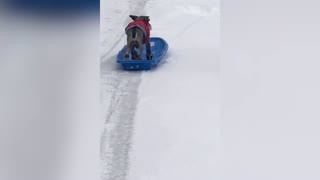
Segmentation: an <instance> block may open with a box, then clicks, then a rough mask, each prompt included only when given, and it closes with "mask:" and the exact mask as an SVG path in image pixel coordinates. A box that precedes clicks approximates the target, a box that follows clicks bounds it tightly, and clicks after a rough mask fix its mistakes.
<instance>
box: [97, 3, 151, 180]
mask: <svg viewBox="0 0 320 180" xmlns="http://www.w3.org/2000/svg"><path fill="white" fill-rule="evenodd" d="M145 3H146V1H144V0H140V1H139V0H138V1H135V3H131V1H116V0H108V1H101V48H102V49H101V55H100V56H101V105H102V106H101V108H102V109H101V113H102V114H101V116H102V119H103V122H102V123H103V124H104V125H103V127H104V129H103V130H102V134H101V143H100V144H101V148H100V158H101V165H102V174H101V179H105V180H111V179H112V180H125V179H127V178H126V177H127V172H128V168H129V166H128V161H129V158H128V156H129V154H128V153H129V149H130V144H131V136H132V130H133V122H134V115H135V111H136V105H137V94H138V87H139V85H140V82H141V73H139V72H124V71H122V70H121V69H120V67H119V66H118V65H117V64H116V63H115V58H116V54H117V52H118V51H119V50H120V49H121V48H122V47H123V45H124V43H125V33H124V27H125V25H126V24H127V23H128V22H129V17H128V16H129V13H130V14H137V13H138V12H139V13H141V12H143V11H144V10H143V8H144V6H145Z"/></svg>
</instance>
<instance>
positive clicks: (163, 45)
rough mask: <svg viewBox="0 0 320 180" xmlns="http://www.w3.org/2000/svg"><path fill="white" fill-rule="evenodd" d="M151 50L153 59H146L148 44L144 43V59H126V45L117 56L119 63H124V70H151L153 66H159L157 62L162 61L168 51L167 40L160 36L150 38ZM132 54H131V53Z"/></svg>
mask: <svg viewBox="0 0 320 180" xmlns="http://www.w3.org/2000/svg"><path fill="white" fill-rule="evenodd" d="M150 45H151V51H152V54H153V58H152V59H151V60H147V59H146V46H145V45H144V48H143V53H142V60H131V59H129V60H125V59H124V55H125V50H126V45H125V46H124V47H123V48H122V49H121V51H120V52H119V53H118V56H117V63H119V64H121V65H122V68H123V69H124V70H150V69H152V68H153V67H155V66H157V64H158V63H159V62H160V61H161V59H162V58H163V57H164V55H165V54H166V53H167V51H168V48H169V46H168V44H167V42H166V41H165V40H164V39H162V38H159V37H151V38H150ZM130 56H131V55H130Z"/></svg>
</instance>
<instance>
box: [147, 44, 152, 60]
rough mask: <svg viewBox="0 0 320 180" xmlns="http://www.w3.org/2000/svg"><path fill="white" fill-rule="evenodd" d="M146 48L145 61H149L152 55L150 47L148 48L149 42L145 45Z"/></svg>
mask: <svg viewBox="0 0 320 180" xmlns="http://www.w3.org/2000/svg"><path fill="white" fill-rule="evenodd" d="M146 48H147V59H148V60H151V59H152V58H153V55H152V53H151V46H150V42H147V43H146Z"/></svg>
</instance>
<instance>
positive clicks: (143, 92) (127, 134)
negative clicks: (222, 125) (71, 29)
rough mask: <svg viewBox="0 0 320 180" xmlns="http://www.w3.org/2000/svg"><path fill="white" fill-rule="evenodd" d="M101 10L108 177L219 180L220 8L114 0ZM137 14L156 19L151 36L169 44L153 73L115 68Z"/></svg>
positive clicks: (204, 1)
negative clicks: (131, 19) (128, 27)
mask: <svg viewBox="0 0 320 180" xmlns="http://www.w3.org/2000/svg"><path fill="white" fill-rule="evenodd" d="M101 8H102V17H101V33H102V39H101V43H102V49H101V50H102V51H101V52H102V54H101V57H102V65H101V85H102V91H101V95H102V96H101V97H102V98H101V101H102V102H101V103H102V111H101V112H102V116H103V119H104V122H103V123H104V124H105V125H104V130H103V132H102V140H101V159H102V168H103V170H102V172H103V173H102V178H103V179H130V180H135V179H168V180H170V179H208V180H209V179H213V178H215V177H216V176H217V174H216V172H215V171H214V170H215V169H216V168H215V166H216V162H217V153H218V152H217V146H216V145H217V143H218V141H217V139H218V123H219V122H218V117H219V91H218V84H219V81H218V65H219V52H218V45H219V1H211V0H200V1H182V0H175V1H169V0H162V1H134V2H133V1H132V2H131V1H122V2H120V1H112V0H109V1H104V2H102V4H101ZM104 8H105V9H104ZM107 9H108V11H107ZM129 14H138V15H140V14H141V15H144V14H146V15H149V16H150V17H151V24H152V26H153V30H152V32H151V36H160V37H163V38H164V39H166V40H167V42H168V43H169V46H170V48H169V52H168V54H167V56H166V58H165V59H164V63H162V64H161V65H160V66H158V67H157V68H156V69H154V70H152V71H148V72H138V73H132V72H130V73H129V72H123V71H122V70H121V69H120V68H119V67H118V66H117V65H116V64H115V62H114V56H115V54H116V53H117V51H118V50H119V49H120V48H121V47H122V46H123V44H124V43H125V37H124V30H123V29H124V27H125V25H126V23H127V22H128V20H129V19H128V17H127V16H128V15H129ZM110 99H111V101H110ZM195 169H196V170H195Z"/></svg>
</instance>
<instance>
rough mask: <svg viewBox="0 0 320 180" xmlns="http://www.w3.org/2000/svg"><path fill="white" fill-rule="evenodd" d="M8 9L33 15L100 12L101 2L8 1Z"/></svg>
mask: <svg viewBox="0 0 320 180" xmlns="http://www.w3.org/2000/svg"><path fill="white" fill-rule="evenodd" d="M6 5H7V7H9V8H10V9H15V10H19V11H25V12H32V13H43V12H46V13H53V14H54V13H67V14H72V13H79V12H80V13H81V12H88V11H90V12H99V9H100V0H7V1H6Z"/></svg>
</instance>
